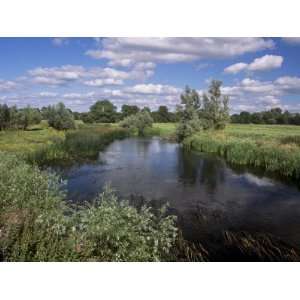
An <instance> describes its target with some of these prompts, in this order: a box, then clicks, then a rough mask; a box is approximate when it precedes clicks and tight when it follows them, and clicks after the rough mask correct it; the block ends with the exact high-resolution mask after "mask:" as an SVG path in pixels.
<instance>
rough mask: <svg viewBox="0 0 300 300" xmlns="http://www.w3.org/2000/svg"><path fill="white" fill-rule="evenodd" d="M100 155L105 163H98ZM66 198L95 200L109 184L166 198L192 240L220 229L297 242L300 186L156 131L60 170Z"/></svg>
mask: <svg viewBox="0 0 300 300" xmlns="http://www.w3.org/2000/svg"><path fill="white" fill-rule="evenodd" d="M100 161H101V163H100ZM63 177H64V178H65V179H67V185H66V189H67V193H68V198H69V199H70V200H73V201H78V202H82V201H87V200H90V199H93V198H94V197H95V196H96V195H97V194H98V193H99V192H101V191H102V189H103V187H104V185H105V184H106V183H110V184H111V185H112V187H114V188H115V189H116V190H117V191H118V194H119V195H120V196H121V197H122V198H126V199H130V198H139V197H140V198H143V199H146V200H148V201H151V203H152V204H154V205H155V203H156V204H157V205H158V206H159V205H161V204H162V203H165V202H168V204H169V207H170V211H171V212H172V213H173V214H176V215H177V216H178V220H179V224H180V227H181V228H182V230H183V233H184V236H185V238H186V239H188V240H190V241H201V239H203V237H205V236H208V235H213V234H214V233H216V232H220V231H222V230H231V231H239V230H246V231H248V232H255V233H257V232H264V233H269V234H273V235H276V236H277V237H280V238H281V239H282V240H284V241H286V242H288V243H289V244H292V245H295V246H298V247H299V246H300V190H299V188H298V187H297V185H296V184H295V183H288V182H284V181H283V180H280V179H274V177H273V176H271V177H270V176H266V175H265V174H264V173H263V172H258V171H257V170H255V171H254V170H251V171H250V170H249V169H241V168H239V169H237V168H236V167H233V166H229V165H228V164H227V163H226V162H224V160H222V159H221V158H218V157H216V156H212V155H207V154H199V153H194V152H190V151H186V150H184V149H183V148H182V147H181V146H180V145H178V144H176V143H171V142H167V141H164V140H161V139H159V138H147V139H140V138H129V139H126V140H121V141H115V142H113V143H112V144H111V145H110V146H108V147H107V148H106V150H105V151H104V152H103V153H100V156H99V163H93V164H85V165H80V166H73V167H71V168H68V169H64V170H63Z"/></svg>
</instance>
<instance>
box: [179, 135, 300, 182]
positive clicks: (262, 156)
mask: <svg viewBox="0 0 300 300" xmlns="http://www.w3.org/2000/svg"><path fill="white" fill-rule="evenodd" d="M299 141H300V136H298V135H296V136H294V135H292V136H287V135H284V133H283V132H281V135H280V134H278V133H277V134H276V136H274V135H272V134H267V133H265V132H264V133H259V132H254V133H251V132H248V133H242V132H231V133H227V132H213V131H211V132H203V133H199V134H197V135H194V136H192V137H190V138H188V139H186V140H185V141H184V143H183V144H184V146H185V147H186V148H188V149H192V150H197V151H201V152H208V153H215V154H217V155H220V156H222V157H224V158H225V159H226V161H228V162H230V163H233V164H238V165H251V166H255V167H260V168H263V169H265V170H266V171H270V172H276V173H277V174H280V175H283V176H287V177H291V178H296V179H299V178H300V147H299Z"/></svg>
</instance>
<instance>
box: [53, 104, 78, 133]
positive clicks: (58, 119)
mask: <svg viewBox="0 0 300 300" xmlns="http://www.w3.org/2000/svg"><path fill="white" fill-rule="evenodd" d="M48 123H49V126H51V127H53V128H55V129H57V130H67V129H74V128H75V121H74V117H73V115H72V113H71V112H70V111H69V110H68V109H67V108H66V107H65V105H64V104H63V103H61V102H60V103H58V104H56V105H54V106H51V107H50V108H49V117H48Z"/></svg>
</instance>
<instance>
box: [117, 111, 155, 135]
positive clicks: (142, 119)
mask: <svg viewBox="0 0 300 300" xmlns="http://www.w3.org/2000/svg"><path fill="white" fill-rule="evenodd" d="M152 124H153V119H152V117H151V115H150V114H149V112H148V111H141V112H139V113H137V114H135V115H131V116H129V117H127V118H125V119H124V120H123V121H121V122H120V126H121V127H123V128H127V129H129V130H130V131H137V132H138V135H140V136H143V135H145V130H146V128H149V127H152Z"/></svg>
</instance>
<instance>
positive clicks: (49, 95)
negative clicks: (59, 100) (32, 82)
mask: <svg viewBox="0 0 300 300" xmlns="http://www.w3.org/2000/svg"><path fill="white" fill-rule="evenodd" d="M57 95H58V94H57V93H53V92H40V93H39V96H40V97H45V98H52V97H56V96H57Z"/></svg>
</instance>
